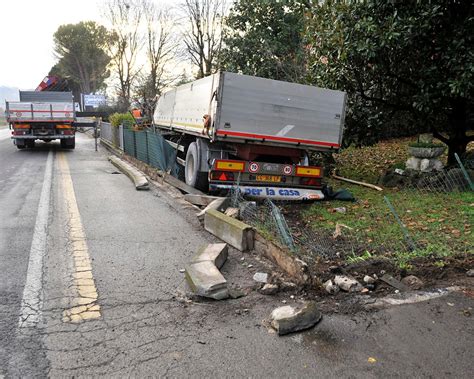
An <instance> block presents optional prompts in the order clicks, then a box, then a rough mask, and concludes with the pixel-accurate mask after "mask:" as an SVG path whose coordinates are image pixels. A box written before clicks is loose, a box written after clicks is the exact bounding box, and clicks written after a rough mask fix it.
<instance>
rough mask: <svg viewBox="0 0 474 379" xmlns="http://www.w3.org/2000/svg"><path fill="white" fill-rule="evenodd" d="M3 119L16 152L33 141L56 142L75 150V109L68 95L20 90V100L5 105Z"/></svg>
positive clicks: (67, 93) (33, 143)
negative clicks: (10, 131)
mask: <svg viewBox="0 0 474 379" xmlns="http://www.w3.org/2000/svg"><path fill="white" fill-rule="evenodd" d="M5 114H6V118H7V122H8V123H9V125H10V129H11V130H12V137H11V138H12V139H13V143H14V144H15V145H16V147H17V148H18V149H24V148H27V147H30V148H32V147H34V146H35V141H36V140H43V141H45V142H50V141H52V140H56V139H59V140H60V141H61V147H62V148H65V149H74V147H75V133H76V131H75V127H74V121H75V108H74V101H73V96H72V93H71V92H59V91H58V92H56V91H20V101H7V102H6V111H5Z"/></svg>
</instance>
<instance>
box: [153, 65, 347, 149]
mask: <svg viewBox="0 0 474 379" xmlns="http://www.w3.org/2000/svg"><path fill="white" fill-rule="evenodd" d="M345 103H346V94H345V93H344V92H341V91H334V90H329V89H323V88H318V87H313V86H307V85H301V84H296V83H288V82H283V81H277V80H270V79H264V78H258V77H254V76H248V75H240V74H233V73H229V72H221V73H217V74H214V75H211V76H209V77H206V78H203V79H200V80H197V81H195V82H192V83H188V84H185V85H182V86H179V87H177V88H175V89H173V90H171V91H169V92H166V93H165V94H163V95H162V96H161V97H160V99H159V100H158V104H157V106H156V110H155V114H154V123H155V124H156V125H157V126H159V127H161V128H166V129H171V130H177V131H182V132H185V133H189V134H195V135H201V134H202V131H203V116H204V115H205V114H208V115H210V116H211V120H212V121H211V124H212V127H211V128H210V130H209V133H208V138H210V139H211V140H213V141H228V142H236V143H262V144H265V145H269V146H283V147H296V148H300V149H305V150H328V149H338V148H339V147H340V145H341V140H342V131H343V125H344V114H345Z"/></svg>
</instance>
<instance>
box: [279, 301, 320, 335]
mask: <svg viewBox="0 0 474 379" xmlns="http://www.w3.org/2000/svg"><path fill="white" fill-rule="evenodd" d="M321 317H322V315H321V312H319V311H318V309H317V306H316V302H314V301H309V302H306V303H305V304H304V306H303V307H302V308H301V309H297V308H295V307H293V306H291V305H286V306H283V307H279V308H276V309H274V310H273V312H272V314H271V325H272V327H273V328H274V329H275V330H276V331H277V332H278V335H280V336H282V335H285V334H288V333H293V332H298V331H300V330H304V329H308V328H311V327H312V326H314V325H316V324H317V323H318V322H319V321H320V320H321Z"/></svg>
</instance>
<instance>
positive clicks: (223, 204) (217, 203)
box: [197, 197, 230, 220]
mask: <svg viewBox="0 0 474 379" xmlns="http://www.w3.org/2000/svg"><path fill="white" fill-rule="evenodd" d="M229 203H230V199H229V198H228V197H219V198H217V199H216V200H213V201H212V202H211V203H210V204H209V205H208V206H207V207H206V208H204V209H203V210H202V211H201V212H199V213H198V214H197V217H198V218H199V219H200V220H202V219H203V218H204V215H205V214H206V213H207V212H208V211H210V210H213V209H214V210H217V211H221V212H223V211H225V210H226V209H227V207H228V206H229Z"/></svg>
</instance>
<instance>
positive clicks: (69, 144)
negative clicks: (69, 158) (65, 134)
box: [67, 138, 76, 149]
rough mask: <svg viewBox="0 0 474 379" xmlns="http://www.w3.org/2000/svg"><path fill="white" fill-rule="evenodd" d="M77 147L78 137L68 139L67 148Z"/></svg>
mask: <svg viewBox="0 0 474 379" xmlns="http://www.w3.org/2000/svg"><path fill="white" fill-rule="evenodd" d="M75 147H76V139H75V138H71V139H70V140H68V144H67V148H68V149H74V148H75Z"/></svg>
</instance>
